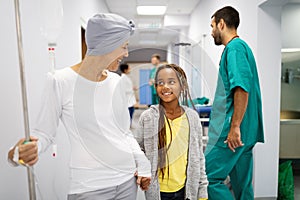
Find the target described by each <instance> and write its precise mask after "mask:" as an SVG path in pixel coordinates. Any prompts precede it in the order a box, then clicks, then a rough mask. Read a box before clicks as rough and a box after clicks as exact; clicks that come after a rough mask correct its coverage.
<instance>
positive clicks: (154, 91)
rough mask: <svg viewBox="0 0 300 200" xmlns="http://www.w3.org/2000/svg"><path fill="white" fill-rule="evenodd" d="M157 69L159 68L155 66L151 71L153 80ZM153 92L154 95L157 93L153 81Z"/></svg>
mask: <svg viewBox="0 0 300 200" xmlns="http://www.w3.org/2000/svg"><path fill="white" fill-rule="evenodd" d="M156 71H157V68H156V67H155V66H154V68H152V69H151V71H150V79H153V80H154V79H155V74H156ZM151 93H152V95H156V89H155V86H154V83H153V85H151Z"/></svg>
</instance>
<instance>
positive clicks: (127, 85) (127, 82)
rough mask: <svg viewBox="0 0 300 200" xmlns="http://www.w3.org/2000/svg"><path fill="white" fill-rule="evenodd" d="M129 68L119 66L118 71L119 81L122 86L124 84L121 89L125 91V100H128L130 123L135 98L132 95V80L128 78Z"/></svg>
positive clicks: (123, 65) (125, 65) (122, 65)
mask: <svg viewBox="0 0 300 200" xmlns="http://www.w3.org/2000/svg"><path fill="white" fill-rule="evenodd" d="M130 69H131V68H130V67H129V65H128V64H121V65H120V70H121V72H122V74H121V79H122V84H124V86H123V88H124V89H125V93H126V98H127V99H128V110H129V114H130V121H132V117H133V113H134V105H135V104H136V98H135V94H134V89H133V84H132V80H131V79H130V77H129V76H128V74H129V73H130Z"/></svg>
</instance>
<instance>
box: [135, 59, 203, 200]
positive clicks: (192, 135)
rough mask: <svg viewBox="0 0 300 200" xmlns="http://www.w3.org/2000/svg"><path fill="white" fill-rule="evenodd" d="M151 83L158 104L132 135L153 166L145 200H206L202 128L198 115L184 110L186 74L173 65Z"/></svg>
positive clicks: (186, 96) (145, 116)
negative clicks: (153, 86) (157, 98)
mask: <svg viewBox="0 0 300 200" xmlns="http://www.w3.org/2000/svg"><path fill="white" fill-rule="evenodd" d="M154 83H155V84H154V85H155V88H156V91H157V95H158V97H159V104H158V105H152V106H151V107H150V108H149V109H148V110H146V111H144V112H143V113H142V114H141V116H140V120H139V127H138V129H137V130H138V131H137V132H135V138H136V139H137V141H138V143H139V144H140V146H141V149H142V150H143V151H144V152H145V154H146V156H147V158H148V159H149V160H150V162H151V166H152V176H151V184H150V187H149V190H148V191H146V193H145V194H146V199H147V200H160V199H161V200H185V199H190V200H198V199H207V185H208V182H207V177H206V172H205V158H204V154H203V143H202V127H201V122H200V118H199V115H198V113H197V112H196V111H195V110H193V109H191V108H188V107H187V104H188V99H191V98H190V94H189V87H188V83H187V78H186V74H185V72H184V71H183V69H182V68H180V67H179V66H177V65H175V64H169V65H162V66H160V67H158V69H157V72H156V76H155V82H154ZM179 99H182V100H183V101H182V102H180V100H179Z"/></svg>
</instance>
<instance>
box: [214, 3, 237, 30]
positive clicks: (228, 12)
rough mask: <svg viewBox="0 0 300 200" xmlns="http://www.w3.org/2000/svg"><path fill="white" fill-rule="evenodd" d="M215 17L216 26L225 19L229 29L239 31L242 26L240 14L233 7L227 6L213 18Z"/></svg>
mask: <svg viewBox="0 0 300 200" xmlns="http://www.w3.org/2000/svg"><path fill="white" fill-rule="evenodd" d="M213 17H215V22H216V24H218V23H219V22H220V20H221V19H223V20H224V21H225V24H226V25H227V27H228V28H235V29H237V27H238V26H239V24H240V17H239V12H238V11H237V10H236V9H234V8H233V7H231V6H226V7H224V8H221V9H219V10H217V11H216V12H215V14H213V16H212V17H211V18H213Z"/></svg>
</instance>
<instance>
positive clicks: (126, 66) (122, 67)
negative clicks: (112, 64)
mask: <svg viewBox="0 0 300 200" xmlns="http://www.w3.org/2000/svg"><path fill="white" fill-rule="evenodd" d="M128 68H129V66H128V65H127V64H121V65H120V70H121V72H122V73H125V70H126V69H128Z"/></svg>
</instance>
